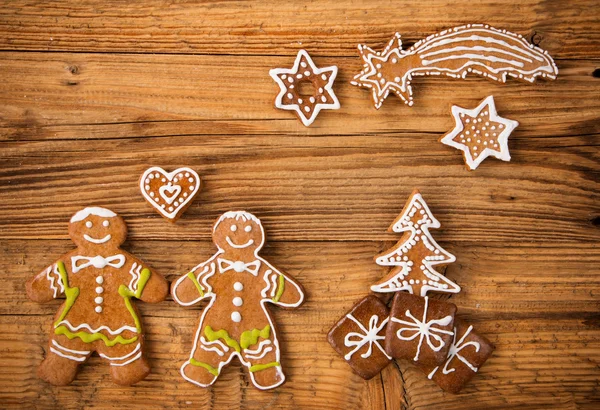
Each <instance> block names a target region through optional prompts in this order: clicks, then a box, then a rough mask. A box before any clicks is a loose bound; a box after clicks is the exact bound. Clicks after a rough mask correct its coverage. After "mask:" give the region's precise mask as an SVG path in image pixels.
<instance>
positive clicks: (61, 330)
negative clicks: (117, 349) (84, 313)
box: [54, 325, 137, 347]
mask: <svg viewBox="0 0 600 410" xmlns="http://www.w3.org/2000/svg"><path fill="white" fill-rule="evenodd" d="M54 333H56V334H57V335H65V336H67V337H68V338H69V339H74V338H76V337H78V338H80V339H81V340H83V342H85V343H92V342H95V341H96V340H102V341H103V342H104V344H105V345H106V346H108V347H112V346H114V345H116V344H117V343H119V344H122V345H128V344H130V343H133V342H135V341H136V340H137V336H134V337H132V338H131V339H124V338H123V336H121V335H118V336H117V337H115V338H114V339H113V340H110V339H109V338H108V337H106V336H105V335H103V334H102V333H88V332H77V333H73V332H71V331H70V330H69V329H67V327H66V326H64V325H61V326H59V327H57V328H56V330H54Z"/></svg>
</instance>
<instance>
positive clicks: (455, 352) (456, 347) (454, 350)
mask: <svg viewBox="0 0 600 410" xmlns="http://www.w3.org/2000/svg"><path fill="white" fill-rule="evenodd" d="M471 330H473V326H469V328H468V329H467V331H466V332H465V333H464V334H463V335H462V337H461V338H460V340H459V341H458V342H457V341H456V327H454V340H453V341H452V345H450V350H449V351H448V358H447V359H446V363H445V364H444V367H443V368H442V373H444V374H450V373H452V372H454V371H456V369H455V368H451V369H449V368H448V366H449V365H450V362H451V361H452V359H454V358H455V357H456V358H457V359H458V360H460V361H461V362H463V363H464V364H465V365H466V366H467V367H468V368H469V369H471V371H472V372H474V373H477V370H478V369H477V367H475V366H474V365H473V364H471V363H470V362H469V361H468V360H467V359H465V357H464V356H462V355H461V354H460V351H461V350H463V349H464V348H466V347H468V346H472V347H474V348H475V352H479V349H481V345H480V344H479V343H478V342H475V341H473V340H472V341H470V342H467V343H464V341H465V339H466V338H467V336H468V335H469V333H471ZM438 369H439V366H438V367H436V368H435V369H433V371H432V372H431V373H429V375H428V376H427V377H428V378H429V379H431V378H432V377H433V375H434V374H435V372H436V371H437V370H438Z"/></svg>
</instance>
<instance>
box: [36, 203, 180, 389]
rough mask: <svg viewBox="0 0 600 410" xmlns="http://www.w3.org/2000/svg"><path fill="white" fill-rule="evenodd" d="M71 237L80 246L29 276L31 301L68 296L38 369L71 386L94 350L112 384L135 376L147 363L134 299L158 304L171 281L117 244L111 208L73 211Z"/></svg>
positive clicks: (120, 235) (118, 230)
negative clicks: (78, 370) (108, 366)
mask: <svg viewBox="0 0 600 410" xmlns="http://www.w3.org/2000/svg"><path fill="white" fill-rule="evenodd" d="M69 236H70V237H71V239H72V240H73V242H75V244H76V245H77V249H75V250H73V251H71V252H69V253H67V254H65V255H64V256H62V257H61V258H59V259H58V260H57V261H56V262H55V263H53V264H51V265H50V266H48V267H46V268H45V269H44V270H42V272H41V273H39V274H38V275H36V276H35V277H33V278H32V279H31V280H29V281H28V282H27V294H28V296H29V298H30V299H31V300H33V301H36V302H48V301H50V300H52V299H55V298H58V297H61V296H64V297H65V298H66V300H65V302H64V303H63V304H62V305H61V307H60V309H59V310H58V312H57V313H56V315H55V317H54V322H53V324H52V331H51V332H52V333H51V336H50V342H49V352H48V354H47V355H46V359H44V361H43V362H42V364H41V366H40V368H39V371H38V374H39V376H40V377H41V378H42V379H44V380H46V381H47V382H49V383H52V384H55V385H66V384H69V383H70V382H71V381H72V380H73V379H74V378H75V375H76V373H77V369H78V366H79V365H80V364H81V363H83V362H85V361H86V360H87V358H88V357H90V355H91V354H92V353H93V352H97V353H98V354H99V355H100V357H102V358H103V359H105V360H107V361H108V362H109V363H110V366H111V367H110V373H111V376H112V378H113V380H114V381H115V383H117V384H122V385H130V384H133V383H135V382H137V381H140V380H142V379H143V378H144V377H146V376H147V375H148V373H149V372H150V367H149V365H148V363H147V361H146V359H145V358H144V356H143V352H144V333H143V330H142V324H141V321H140V318H139V314H138V312H137V309H136V308H135V306H134V304H133V301H132V299H133V298H137V299H141V300H143V301H144V302H150V303H155V302H160V301H162V300H164V299H165V297H166V296H167V293H168V290H169V286H168V284H167V282H166V281H165V279H164V278H163V277H162V276H160V275H159V274H157V273H156V272H154V271H152V270H151V269H150V268H149V267H148V266H146V264H145V263H144V262H142V261H141V260H139V259H138V258H136V257H135V256H133V255H131V254H129V253H127V252H125V251H124V250H122V249H121V248H120V247H119V246H120V245H121V244H122V243H123V242H124V241H125V238H126V236H127V227H126V225H125V222H124V221H123V219H122V218H121V217H120V216H118V215H117V214H115V213H114V212H112V211H110V210H108V209H105V208H99V207H90V208H85V209H82V210H81V211H79V212H77V213H76V214H75V215H74V216H73V217H72V218H71V222H70V225H69Z"/></svg>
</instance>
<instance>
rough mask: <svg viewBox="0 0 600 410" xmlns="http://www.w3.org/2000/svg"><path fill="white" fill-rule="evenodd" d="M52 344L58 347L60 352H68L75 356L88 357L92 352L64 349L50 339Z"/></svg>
mask: <svg viewBox="0 0 600 410" xmlns="http://www.w3.org/2000/svg"><path fill="white" fill-rule="evenodd" d="M52 344H53V345H54V346H56V347H58V348H59V349H61V350H64V351H65V352H69V353H75V354H80V355H88V354H90V353H92V352H90V351H89V350H73V349H67V348H66V347H64V346H62V345H60V344H59V343H58V342H57V341H56V340H54V339H52Z"/></svg>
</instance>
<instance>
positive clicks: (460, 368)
mask: <svg viewBox="0 0 600 410" xmlns="http://www.w3.org/2000/svg"><path fill="white" fill-rule="evenodd" d="M493 351H494V345H492V344H491V343H490V341H489V340H487V339H486V338H485V337H483V336H480V335H478V334H477V333H475V331H474V330H473V326H469V325H467V324H466V323H464V322H463V321H461V320H456V321H455V322H454V336H453V341H452V344H451V345H450V349H449V351H448V357H447V358H446V361H445V362H444V364H443V365H439V366H436V367H434V368H431V367H429V368H427V367H423V370H424V371H425V373H426V374H427V378H429V379H431V380H433V381H434V382H436V383H437V384H438V385H439V386H440V387H441V388H442V389H444V390H445V391H447V392H450V393H454V394H456V393H458V392H460V391H461V390H462V388H463V387H464V386H465V385H466V384H467V383H468V382H469V380H471V379H472V378H473V376H475V374H476V373H477V371H478V370H479V368H480V367H481V366H482V365H483V364H484V363H485V362H486V361H487V359H489V357H490V356H491V355H492V352H493Z"/></svg>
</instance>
